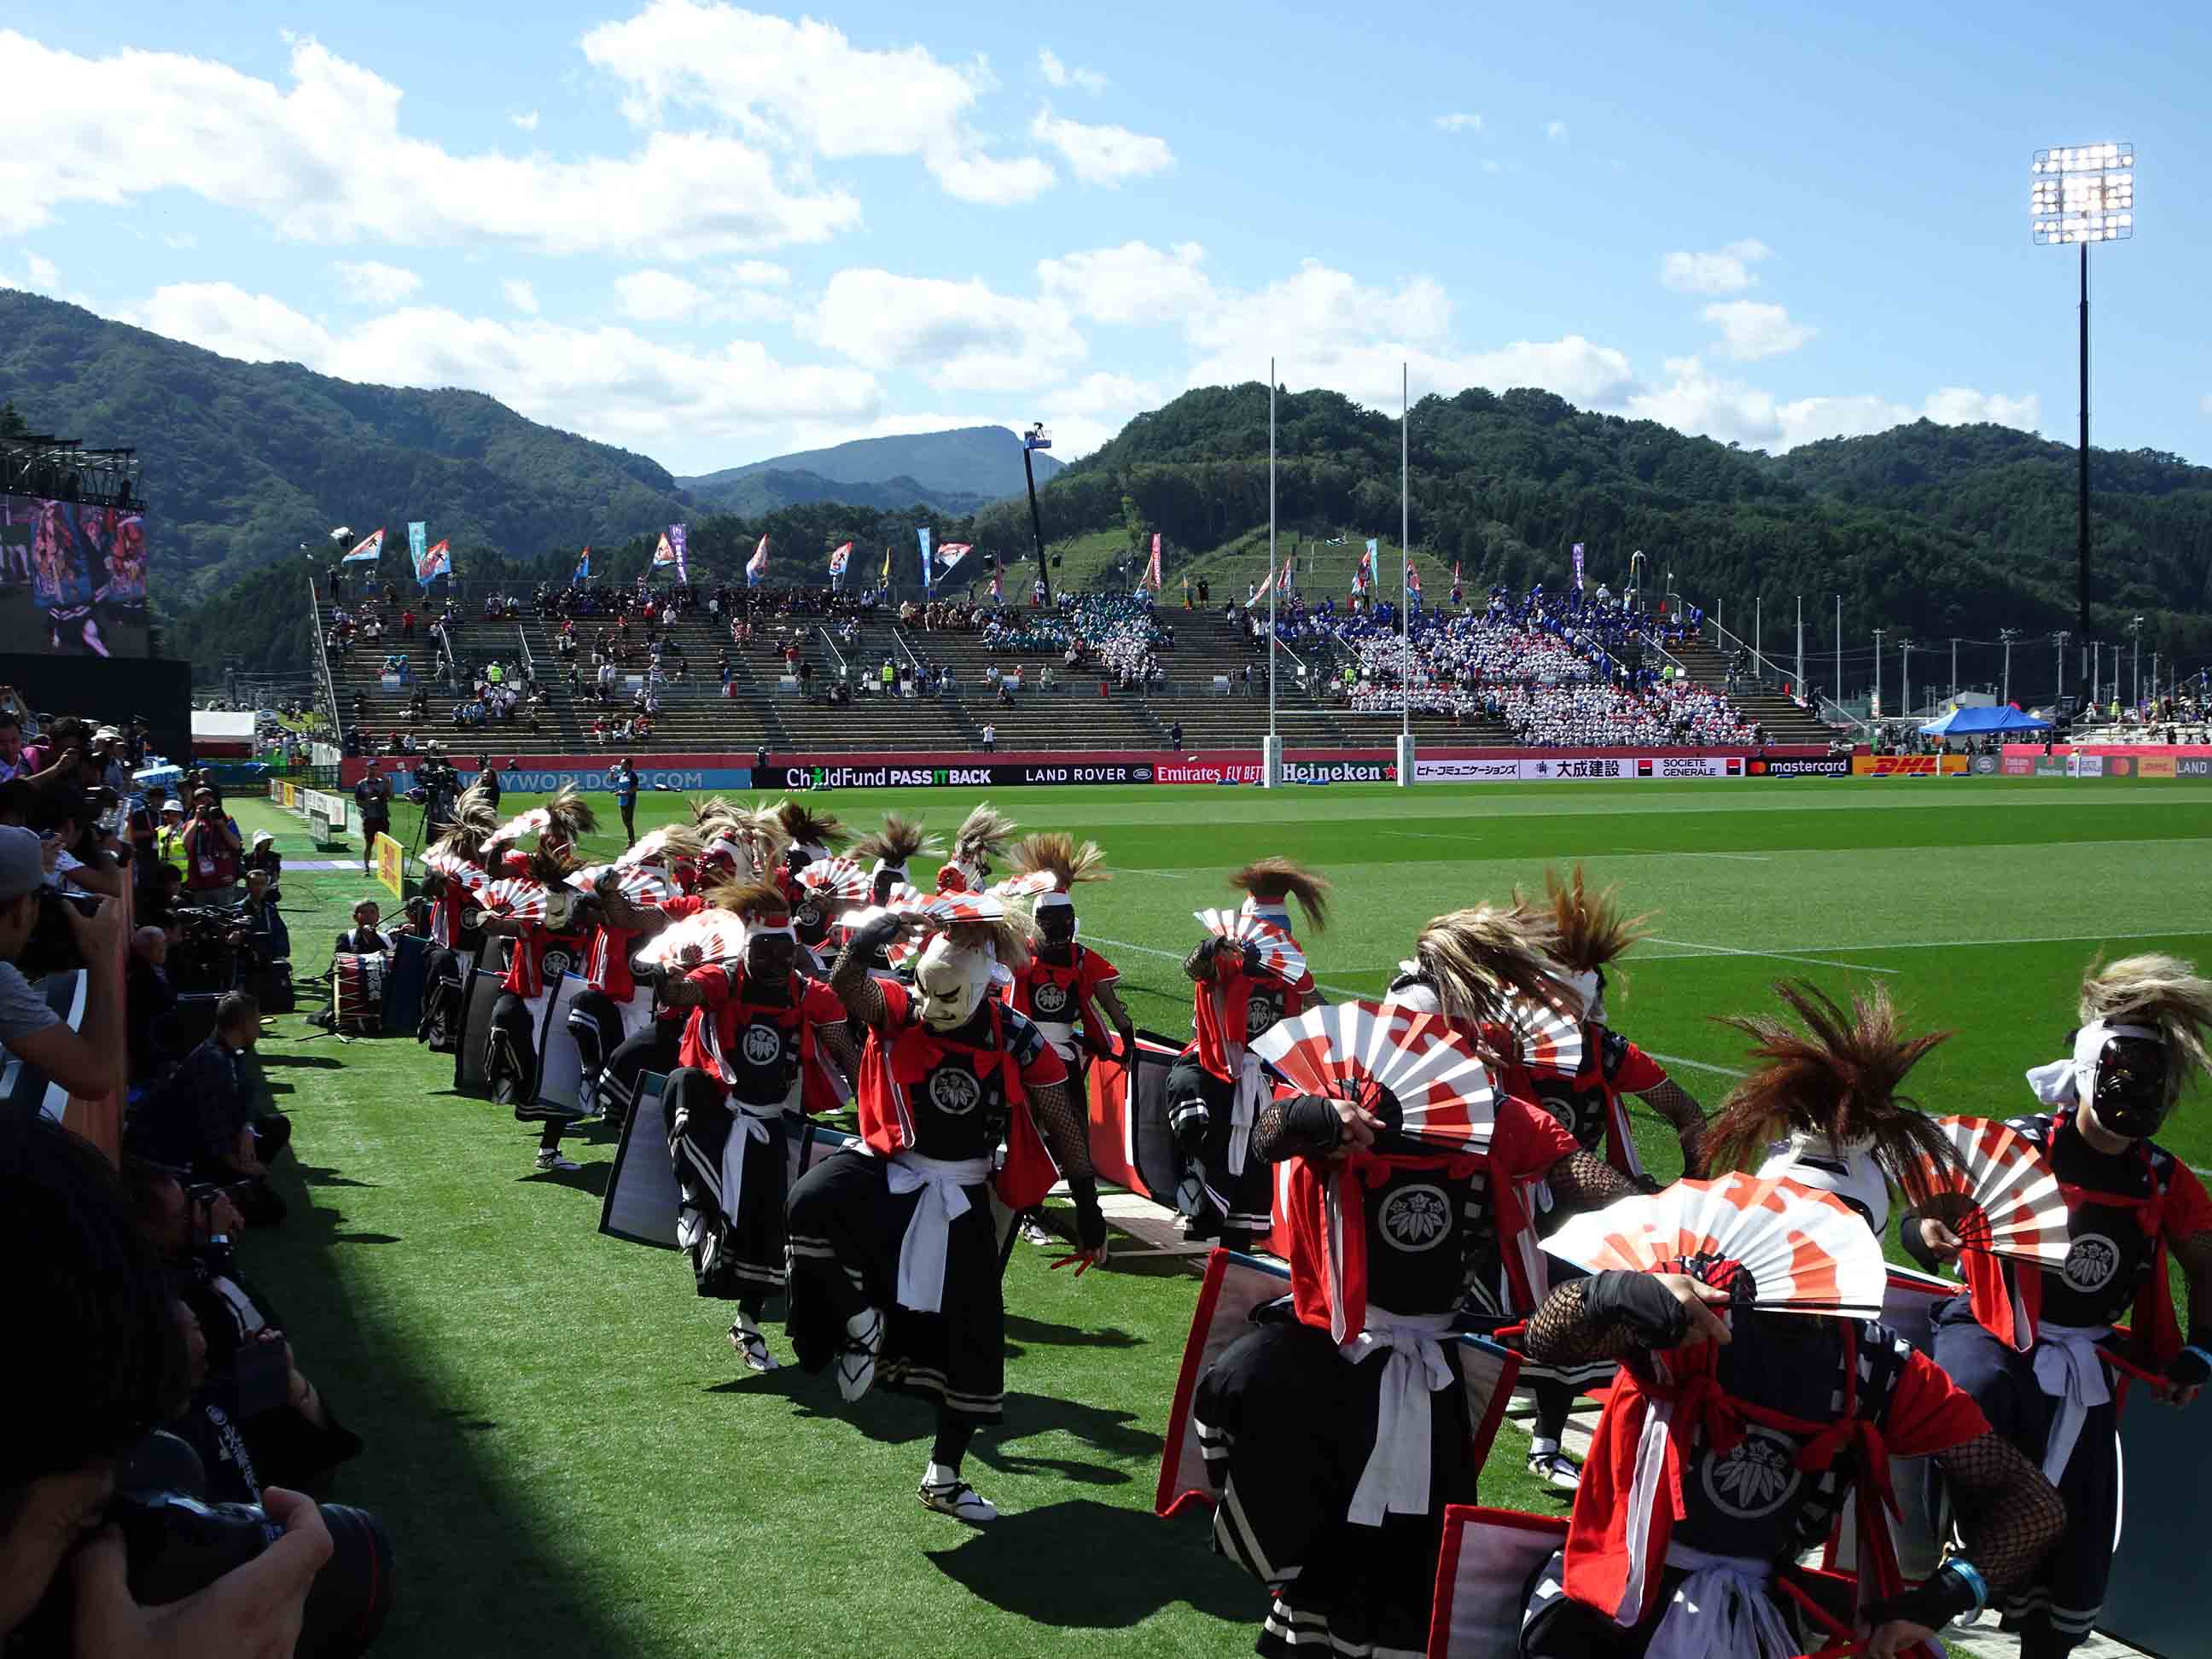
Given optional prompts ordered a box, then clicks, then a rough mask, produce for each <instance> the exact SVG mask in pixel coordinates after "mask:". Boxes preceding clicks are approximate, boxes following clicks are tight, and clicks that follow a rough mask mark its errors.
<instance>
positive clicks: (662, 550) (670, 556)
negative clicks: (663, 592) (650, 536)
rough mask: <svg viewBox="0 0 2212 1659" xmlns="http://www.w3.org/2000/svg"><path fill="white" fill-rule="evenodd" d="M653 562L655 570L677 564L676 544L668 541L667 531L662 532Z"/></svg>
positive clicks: (654, 550) (654, 552) (654, 551)
mask: <svg viewBox="0 0 2212 1659" xmlns="http://www.w3.org/2000/svg"><path fill="white" fill-rule="evenodd" d="M675 562H676V544H674V543H673V542H671V541H670V540H669V539H668V532H666V531H665V530H664V531H662V532H660V542H659V545H658V546H656V547H655V548H654V549H653V565H654V568H659V567H660V566H661V565H664V564H674V563H675Z"/></svg>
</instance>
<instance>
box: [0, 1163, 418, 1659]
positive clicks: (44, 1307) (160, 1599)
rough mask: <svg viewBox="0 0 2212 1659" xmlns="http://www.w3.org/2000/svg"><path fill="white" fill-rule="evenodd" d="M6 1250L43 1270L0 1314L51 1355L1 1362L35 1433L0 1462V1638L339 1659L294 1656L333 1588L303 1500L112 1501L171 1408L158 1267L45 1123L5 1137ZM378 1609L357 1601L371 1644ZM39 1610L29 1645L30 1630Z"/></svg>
mask: <svg viewBox="0 0 2212 1659" xmlns="http://www.w3.org/2000/svg"><path fill="white" fill-rule="evenodd" d="M0 1249H5V1250H6V1251H7V1252H8V1254H9V1257H10V1259H12V1260H14V1261H36V1262H38V1263H39V1267H40V1271H38V1272H36V1273H11V1274H9V1275H8V1277H7V1279H6V1288H5V1291H0V1295H3V1296H4V1297H5V1301H4V1304H0V1309H3V1310H4V1311H0V1319H4V1321H5V1322H6V1325H7V1327H8V1328H9V1329H11V1330H16V1331H36V1332H38V1333H39V1334H40V1340H41V1341H42V1342H43V1343H44V1344H46V1345H47V1346H46V1353H45V1356H44V1359H43V1362H42V1363H40V1364H35V1365H29V1364H26V1365H11V1366H9V1367H7V1368H6V1371H5V1382H4V1383H0V1390H4V1393H0V1401H4V1404H5V1407H6V1409H7V1411H8V1414H9V1419H11V1420H12V1421H15V1422H16V1423H20V1424H35V1425H37V1432H36V1433H33V1434H20V1435H14V1436H10V1437H9V1438H8V1440H7V1442H6V1449H5V1451H4V1452H0V1637H5V1638H10V1639H11V1642H12V1641H13V1640H14V1639H15V1638H18V1637H19V1636H20V1637H21V1638H22V1650H23V1651H25V1652H31V1651H34V1650H35V1651H46V1652H54V1653H61V1652H68V1651H71V1650H73V1651H74V1652H76V1653H77V1654H80V1655H88V1654H98V1655H100V1656H102V1659H184V1656H187V1655H222V1656H226V1659H288V1656H290V1655H292V1654H294V1653H295V1652H300V1651H323V1650H325V1647H324V1644H322V1643H321V1642H320V1641H318V1643H317V1644H316V1646H315V1647H313V1648H307V1647H305V1646H304V1645H303V1643H302V1638H303V1636H305V1635H307V1633H308V1632H307V1610H308V1604H309V1601H310V1598H311V1594H313V1597H314V1599H315V1600H316V1601H319V1602H322V1601H330V1600H333V1599H335V1597H334V1595H333V1592H335V1591H338V1590H340V1589H343V1585H342V1584H341V1583H340V1582H339V1580H338V1577H337V1576H336V1575H334V1576H333V1577H330V1578H323V1577H319V1575H321V1574H322V1572H323V1569H324V1566H325V1563H328V1562H330V1561H331V1552H332V1541H331V1527H330V1524H329V1521H328V1520H326V1518H325V1513H324V1511H322V1510H319V1508H318V1507H317V1506H316V1504H314V1503H313V1501H312V1500H311V1499H309V1498H305V1497H302V1496H301V1494H299V1493H297V1492H287V1491H285V1490H283V1489H282V1488H279V1487H275V1486H271V1487H269V1488H267V1489H265V1490H264V1492H262V1493H261V1506H260V1509H259V1510H255V1511H246V1512H240V1511H224V1512H217V1513H216V1514H213V1515H205V1516H204V1519H203V1517H202V1516H193V1515H191V1513H190V1512H189V1511H181V1510H175V1509H173V1507H171V1506H170V1505H167V1504H162V1503H161V1501H160V1499H159V1498H155V1497H153V1496H152V1495H151V1494H149V1493H146V1492H143V1490H142V1491H141V1492H138V1493H137V1494H135V1495H134V1497H133V1498H129V1499H120V1500H118V1497H117V1488H118V1484H119V1482H118V1472H119V1470H120V1469H121V1468H122V1467H123V1465H124V1463H125V1457H126V1455H127V1454H128V1453H129V1452H130V1451H131V1449H132V1448H133V1447H134V1446H136V1445H137V1444H138V1443H140V1442H141V1441H142V1440H143V1438H144V1437H145V1436H146V1432H147V1431H148V1430H149V1429H150V1428H151V1427H153V1426H154V1425H155V1424H156V1423H158V1422H160V1421H161V1420H163V1419H165V1418H166V1417H167V1415H168V1413H169V1411H170V1409H171V1407H173V1404H174V1388H173V1380H174V1378H175V1376H176V1375H177V1373H178V1370H179V1363H180V1361H179V1355H178V1349H177V1334H176V1328H175V1325H174V1322H173V1318H172V1316H171V1314H170V1311H169V1307H168V1293H167V1285H165V1283H164V1281H163V1278H162V1273H161V1265H160V1263H159V1261H156V1260H155V1257H154V1255H153V1254H152V1253H151V1252H150V1251H149V1250H148V1249H146V1247H145V1245H144V1244H143V1243H142V1242H141V1241H140V1240H139V1239H138V1237H137V1235H136V1234H135V1232H134V1231H133V1230H132V1227H131V1212H130V1206H129V1205H128V1203H127V1202H126V1200H125V1197H124V1194H123V1192H122V1190H121V1188H120V1186H119V1185H118V1182H117V1180H116V1177H115V1174H114V1172H113V1171H112V1170H110V1169H109V1168H108V1167H107V1165H106V1163H105V1162H104V1161H103V1160H102V1159H101V1158H100V1154H99V1153H97V1152H94V1150H93V1149H92V1148H91V1147H90V1146H88V1145H86V1144H85V1143H84V1142H83V1141H82V1140H79V1139H77V1138H76V1136H75V1135H72V1134H70V1133H69V1132H68V1131H67V1130H65V1129H63V1128H60V1127H58V1126H56V1125H54V1124H51V1123H46V1122H41V1121H33V1122H29V1123H25V1122H21V1121H7V1122H0ZM133 1484H136V1483H133ZM170 1516H174V1517H175V1519H176V1521H177V1522H178V1524H177V1525H176V1526H175V1527H174V1528H171V1527H170V1526H169V1525H168V1524H167V1521H168V1518H169V1517H170ZM248 1516H251V1520H250V1521H249V1519H248ZM331 1519H335V1520H336V1521H337V1522H338V1525H339V1526H340V1528H341V1529H342V1530H343V1531H345V1532H346V1533H348V1534H351V1535H354V1542H355V1550H354V1552H353V1553H352V1555H351V1557H350V1561H351V1564H352V1565H354V1566H355V1567H356V1571H357V1570H358V1567H359V1566H360V1565H366V1564H368V1563H370V1562H371V1561H373V1559H374V1558H371V1557H367V1556H364V1555H362V1553H361V1551H360V1545H361V1543H362V1541H364V1540H365V1539H366V1537H367V1534H368V1533H369V1532H370V1530H371V1529H374V1527H375V1523H374V1521H373V1520H371V1519H370V1518H369V1517H368V1516H363V1515H361V1514H360V1512H359V1511H345V1510H333V1511H331ZM149 1522H150V1523H151V1524H149ZM118 1523H120V1524H118ZM126 1527H127V1528H128V1532H127V1534H126V1530H125V1528H126ZM218 1527H219V1528H220V1530H218ZM126 1535H127V1537H128V1540H129V1541H128V1542H127V1543H126ZM197 1541H205V1542H207V1543H210V1544H215V1545H217V1546H218V1547H217V1548H216V1549H214V1550H210V1552H208V1553H206V1554H204V1555H203V1556H202V1557H201V1558H200V1559H186V1558H185V1553H184V1552H180V1551H178V1550H176V1549H175V1548H174V1546H175V1545H176V1544H178V1543H179V1542H197ZM373 1541H374V1542H376V1543H378V1544H381V1542H382V1541H381V1539H380V1537H378V1538H376V1539H374V1540H373ZM386 1548H387V1549H388V1546H386ZM134 1576H136V1577H138V1578H139V1579H140V1581H141V1582H142V1584H143V1587H144V1589H143V1593H146V1594H148V1595H149V1597H150V1600H149V1602H148V1603H146V1604H143V1605H142V1604H141V1603H140V1601H138V1598H137V1596H136V1595H133V1594H132V1593H131V1588H130V1583H131V1578H132V1577H134ZM350 1582H352V1583H355V1584H356V1585H357V1584H358V1583H359V1581H358V1579H357V1578H356V1579H354V1580H352V1581H350ZM388 1599H389V1593H388V1590H387V1591H386V1592H385V1593H384V1595H382V1596H380V1597H372V1598H370V1599H369V1600H368V1603H367V1605H365V1606H364V1605H362V1603H361V1602H360V1601H356V1603H355V1608H356V1609H358V1611H356V1627H357V1629H359V1630H361V1631H362V1632H363V1633H364V1634H365V1635H366V1636H367V1637H368V1638H372V1639H373V1637H374V1628H373V1627H372V1626H380V1625H381V1623H382V1620H383V1616H384V1612H385V1607H386V1603H387V1602H388ZM42 1604H43V1605H42ZM348 1610H349V1611H353V1610H354V1609H348ZM334 1611H337V1609H336V1608H332V1607H324V1608H322V1609H321V1612H322V1613H323V1618H324V1620H325V1621H327V1620H328V1619H329V1616H330V1614H331V1613H332V1612H334ZM34 1613H37V1614H38V1615H39V1617H38V1620H37V1633H38V1636H39V1637H40V1638H44V1639H43V1641H42V1642H41V1643H40V1645H39V1646H38V1647H36V1648H33V1645H32V1643H33V1635H32V1632H27V1631H25V1630H24V1626H26V1625H27V1624H30V1623H32V1622H33V1614H34ZM365 1646H366V1641H362V1642H361V1643H360V1644H359V1645H357V1646H356V1648H355V1649H354V1650H355V1651H360V1650H361V1648H362V1647H365ZM328 1650H329V1651H333V1652H336V1651H343V1650H342V1649H337V1648H335V1647H333V1648H330V1649H328Z"/></svg>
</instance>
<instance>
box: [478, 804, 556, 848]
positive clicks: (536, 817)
mask: <svg viewBox="0 0 2212 1659" xmlns="http://www.w3.org/2000/svg"><path fill="white" fill-rule="evenodd" d="M552 823H553V815H552V814H551V813H550V812H549V811H546V810H545V809H544V807H542V806H533V807H532V808H531V809H530V810H529V811H527V812H518V813H516V814H515V816H514V817H511V818H509V819H508V820H507V822H506V823H502V824H501V825H500V826H499V828H498V829H495V830H494V831H493V832H492V834H491V839H492V840H493V841H495V842H501V843H504V842H511V841H520V840H521V839H522V837H523V836H538V835H543V834H544V832H545V831H546V830H547V829H550V827H551V825H552Z"/></svg>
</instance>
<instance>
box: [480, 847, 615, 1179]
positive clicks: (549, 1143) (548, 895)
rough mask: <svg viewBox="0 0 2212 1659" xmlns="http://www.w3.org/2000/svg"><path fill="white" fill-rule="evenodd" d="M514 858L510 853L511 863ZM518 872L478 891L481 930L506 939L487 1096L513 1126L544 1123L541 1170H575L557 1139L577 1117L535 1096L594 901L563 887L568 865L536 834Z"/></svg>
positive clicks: (488, 1052)
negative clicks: (554, 1016) (556, 1010)
mask: <svg viewBox="0 0 2212 1659" xmlns="http://www.w3.org/2000/svg"><path fill="white" fill-rule="evenodd" d="M515 856H516V854H512V853H510V854H507V859H508V860H513V858H514V857H515ZM521 856H522V860H523V864H522V869H523V872H524V873H523V874H521V875H520V876H511V877H508V878H506V879H505V880H502V881H500V882H495V883H494V884H492V885H491V886H490V887H489V888H488V889H486V890H485V892H484V914H483V931H484V933H486V934H487V935H493V936H500V937H504V938H506V939H507V940H508V941H509V945H508V948H507V975H506V977H505V978H504V979H502V980H501V982H500V994H499V1000H498V1001H496V1002H495V1003H494V1004H492V1009H491V1029H490V1030H489V1031H488V1032H487V1033H486V1048H485V1055H484V1069H485V1071H486V1072H487V1073H489V1077H490V1079H491V1097H492V1098H493V1099H494V1100H495V1101H498V1102H500V1103H502V1104H506V1105H510V1106H512V1107H513V1109H514V1118H515V1121H516V1122H518V1123H538V1124H540V1125H542V1126H543V1127H542V1130H541V1132H540V1133H539V1136H538V1163H537V1167H538V1170H539V1171H540V1172H541V1173H549V1172H553V1171H561V1172H564V1173H565V1172H568V1171H573V1170H576V1169H577V1168H579V1167H580V1166H579V1165H578V1164H576V1163H575V1162H574V1160H572V1159H570V1158H564V1157H563V1156H562V1152H561V1135H562V1131H563V1130H564V1129H566V1128H568V1127H569V1126H570V1125H571V1124H573V1123H574V1121H575V1120H576V1116H577V1114H576V1113H575V1112H574V1111H571V1110H569V1109H566V1108H564V1107H560V1106H554V1105H550V1104H546V1103H542V1102H540V1100H539V1099H538V1077H539V1071H540V1066H541V1064H542V1061H543V1060H544V1034H545V1027H546V1022H547V1020H548V1018H550V1005H551V1003H552V1000H553V999H554V997H555V996H556V994H558V993H559V991H560V988H561V981H562V976H563V975H566V974H567V973H568V970H569V969H571V968H573V967H575V966H576V965H577V964H579V963H581V962H582V961H583V959H584V950H585V947H586V945H587V944H588V943H589V941H590V939H591V935H592V928H593V927H594V925H595V915H594V912H595V910H596V907H597V901H596V900H595V899H593V898H592V896H589V895H587V894H584V893H580V892H578V891H577V890H575V889H574V888H573V887H570V886H569V885H568V876H569V874H570V872H572V871H573V870H574V867H575V866H574V864H573V863H572V862H571V861H570V860H569V858H568V855H567V854H566V853H565V852H564V851H563V850H562V848H561V847H560V845H559V843H558V842H556V845H555V846H553V847H551V848H548V847H547V846H545V845H544V840H543V838H542V837H541V839H540V842H539V844H538V848H537V850H535V851H534V852H532V853H529V854H523V855H521Z"/></svg>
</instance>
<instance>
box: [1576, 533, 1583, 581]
mask: <svg viewBox="0 0 2212 1659" xmlns="http://www.w3.org/2000/svg"><path fill="white" fill-rule="evenodd" d="M1582 585H1583V544H1581V543H1580V542H1577V543H1576V544H1575V586H1577V588H1579V587H1580V586H1582Z"/></svg>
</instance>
